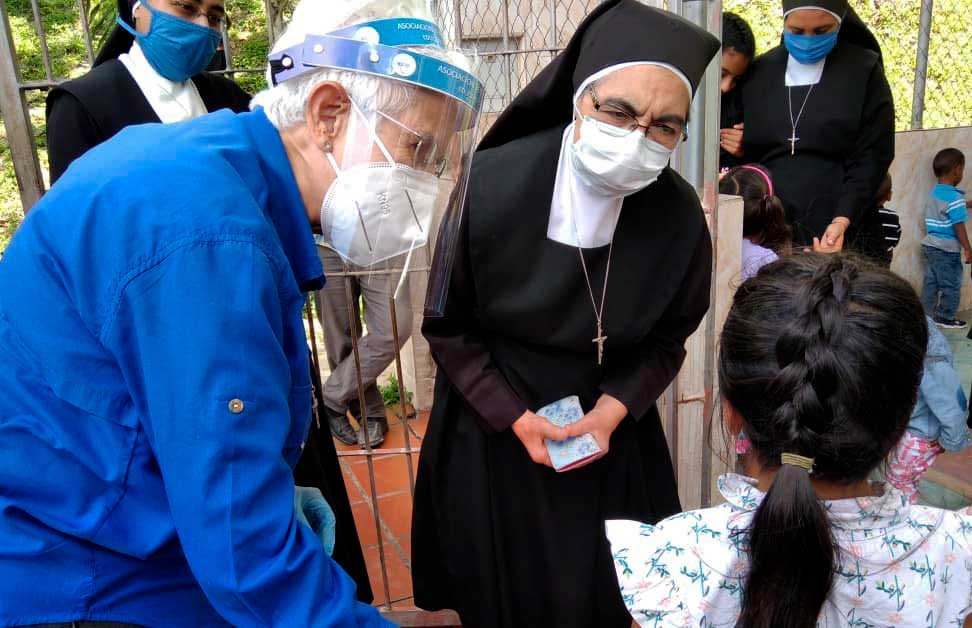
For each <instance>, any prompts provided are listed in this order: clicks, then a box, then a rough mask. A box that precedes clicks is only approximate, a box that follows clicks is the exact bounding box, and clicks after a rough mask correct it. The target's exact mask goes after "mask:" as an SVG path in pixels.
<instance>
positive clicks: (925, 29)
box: [911, 0, 934, 129]
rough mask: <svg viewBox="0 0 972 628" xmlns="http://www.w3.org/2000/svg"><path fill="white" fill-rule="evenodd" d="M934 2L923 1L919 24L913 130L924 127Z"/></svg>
mask: <svg viewBox="0 0 972 628" xmlns="http://www.w3.org/2000/svg"><path fill="white" fill-rule="evenodd" d="M933 5H934V0H921V18H920V20H919V24H918V46H917V52H916V59H915V89H914V95H913V97H912V101H911V128H912V129H920V128H922V127H923V126H924V116H925V81H926V79H927V78H928V49H929V46H930V45H931V27H932V13H933V11H934V6H933Z"/></svg>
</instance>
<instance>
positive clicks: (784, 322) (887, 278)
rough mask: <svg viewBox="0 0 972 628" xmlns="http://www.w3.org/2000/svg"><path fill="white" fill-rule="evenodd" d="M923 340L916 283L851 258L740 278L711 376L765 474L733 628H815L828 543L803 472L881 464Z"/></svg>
mask: <svg viewBox="0 0 972 628" xmlns="http://www.w3.org/2000/svg"><path fill="white" fill-rule="evenodd" d="M926 341H927V329H926V327H925V318H924V314H923V312H922V308H921V303H920V302H919V300H918V297H917V295H916V294H915V293H914V290H912V289H911V287H910V286H909V285H908V284H907V283H905V282H904V281H903V280H902V279H900V278H898V277H896V276H895V275H892V274H891V273H889V272H887V271H884V270H883V269H878V268H876V267H872V266H870V265H868V264H867V263H866V262H862V261H858V260H857V259H855V258H853V257H851V256H847V255H830V256H827V255H814V254H807V255H797V256H791V257H787V258H782V259H781V260H779V261H777V262H774V263H773V264H770V265H768V266H765V267H764V268H763V269H762V270H761V272H760V273H759V274H758V275H757V276H756V277H754V278H752V279H751V280H749V281H747V282H746V283H744V284H743V285H742V286H740V288H739V290H738V292H737V294H736V297H735V299H734V302H733V307H732V309H731V311H730V313H729V317H728V318H727V320H726V324H725V327H724V329H723V333H722V348H721V352H720V356H719V381H720V386H721V389H722V393H723V395H724V396H725V397H726V399H727V400H728V401H729V403H730V404H731V405H732V406H733V408H735V410H736V411H737V412H738V413H739V415H740V416H741V417H742V419H743V424H744V428H743V429H744V431H745V432H746V435H747V436H748V437H749V438H750V440H751V441H752V444H753V453H754V455H755V456H756V459H757V460H758V462H759V465H760V466H761V467H762V468H763V469H765V470H770V471H772V470H776V476H775V479H774V481H773V484H772V486H771V487H770V489H769V491H768V492H767V494H766V496H765V498H764V500H763V502H762V503H761V504H760V506H759V508H757V510H756V512H755V514H754V516H753V520H752V523H751V525H750V528H749V529H748V530H747V531H746V532H745V534H746V542H745V543H744V545H745V546H746V547H747V549H748V552H749V557H750V570H749V574H748V577H747V580H746V583H745V587H744V593H743V602H742V609H741V613H740V616H739V620H738V623H737V624H736V628H814V627H815V626H816V624H817V619H818V616H819V614H820V610H821V608H822V607H823V604H824V602H825V601H826V599H827V596H828V594H829V593H830V589H831V586H832V584H833V580H834V568H835V564H836V560H837V551H838V550H837V548H836V545H835V542H834V539H833V536H832V533H831V529H830V523H829V521H828V518H827V512H826V510H825V508H824V507H823V505H822V504H821V502H820V500H819V499H818V498H817V495H816V493H815V491H814V488H813V485H812V483H811V479H812V478H813V479H820V480H822V481H826V482H832V483H838V484H850V483H854V482H858V481H861V480H864V479H866V478H867V477H868V475H869V473H870V472H871V471H872V470H873V469H875V468H876V467H877V466H878V465H879V464H880V463H881V461H882V460H883V459H884V458H885V457H886V455H887V454H888V453H889V452H890V450H891V449H892V448H893V447H894V445H895V443H896V442H897V441H898V439H899V438H900V437H901V435H902V434H903V433H904V430H905V429H906V427H907V424H908V418H909V415H910V412H911V408H912V406H913V405H914V402H915V397H916V394H917V389H918V383H919V381H920V379H921V371H922V360H923V359H924V351H925V345H926ZM784 454H789V455H795V456H797V457H798V458H797V460H798V461H801V460H802V461H803V462H807V460H804V459H812V460H813V466H812V471H807V470H806V469H803V468H800V467H798V466H794V465H793V464H783V460H784ZM788 460H789V458H788Z"/></svg>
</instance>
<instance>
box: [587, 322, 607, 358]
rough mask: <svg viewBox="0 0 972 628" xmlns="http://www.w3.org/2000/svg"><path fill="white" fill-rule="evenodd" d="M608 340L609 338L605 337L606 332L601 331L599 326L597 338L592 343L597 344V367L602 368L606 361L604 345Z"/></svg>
mask: <svg viewBox="0 0 972 628" xmlns="http://www.w3.org/2000/svg"><path fill="white" fill-rule="evenodd" d="M607 339H608V337H607V336H605V335H604V332H603V331H602V330H601V326H600V325H598V326H597V338H595V339H594V340H592V341H591V342H595V343H597V365H598V366H601V363H602V362H603V361H604V343H605V342H606V341H607Z"/></svg>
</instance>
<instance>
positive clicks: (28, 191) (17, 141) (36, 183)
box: [0, 2, 44, 213]
mask: <svg viewBox="0 0 972 628" xmlns="http://www.w3.org/2000/svg"><path fill="white" fill-rule="evenodd" d="M0 21H2V22H3V23H2V24H0V112H3V124H4V127H5V128H6V131H7V143H8V144H9V145H10V156H11V159H12V161H13V167H14V173H15V175H16V177H17V187H18V188H19V189H20V201H21V203H23V207H24V212H25V213H26V212H27V211H28V210H29V209H30V208H31V207H33V206H34V203H36V202H37V201H39V200H40V197H41V196H42V195H43V194H44V179H43V178H42V177H41V169H40V162H38V161H37V151H36V149H35V146H34V133H33V127H32V126H31V124H30V115H29V109H28V108H27V98H26V97H25V96H24V93H23V92H22V91H21V90H20V86H19V84H18V80H19V79H20V68H19V66H18V63H17V49H16V47H15V46H14V40H13V34H12V33H11V32H10V18H9V17H8V15H7V3H6V2H0Z"/></svg>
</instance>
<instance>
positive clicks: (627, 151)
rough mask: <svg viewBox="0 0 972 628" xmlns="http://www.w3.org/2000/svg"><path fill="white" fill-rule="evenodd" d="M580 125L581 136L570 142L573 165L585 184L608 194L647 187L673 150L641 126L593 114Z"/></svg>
mask: <svg viewBox="0 0 972 628" xmlns="http://www.w3.org/2000/svg"><path fill="white" fill-rule="evenodd" d="M580 125H581V127H580V139H578V140H577V141H576V142H574V143H573V144H571V146H570V166H571V169H572V170H573V171H574V174H575V175H577V178H578V179H579V180H580V181H581V182H582V183H583V184H584V185H586V186H588V187H589V188H592V189H593V190H595V191H597V192H599V193H601V194H604V195H605V196H628V195H629V194H634V193H635V192H637V191H639V190H643V189H644V188H646V187H648V186H649V185H651V184H652V183H654V182H655V180H656V179H657V178H658V175H659V174H661V171H662V170H664V169H665V166H667V165H668V161H669V159H671V156H672V151H673V150H674V149H671V148H666V147H664V146H662V145H661V144H659V143H658V142H655V141H654V140H650V139H648V138H647V137H645V136H644V134H642V133H641V132H640V130H638V129H635V130H634V131H625V130H624V129H619V128H617V127H615V126H611V125H610V124H605V123H603V122H599V121H598V120H595V119H593V118H590V117H584V118H583V120H582V121H581V122H580Z"/></svg>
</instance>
